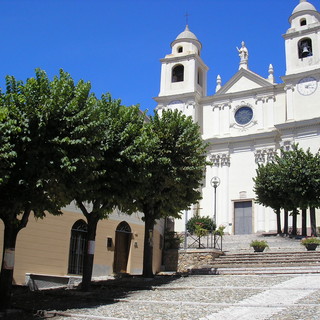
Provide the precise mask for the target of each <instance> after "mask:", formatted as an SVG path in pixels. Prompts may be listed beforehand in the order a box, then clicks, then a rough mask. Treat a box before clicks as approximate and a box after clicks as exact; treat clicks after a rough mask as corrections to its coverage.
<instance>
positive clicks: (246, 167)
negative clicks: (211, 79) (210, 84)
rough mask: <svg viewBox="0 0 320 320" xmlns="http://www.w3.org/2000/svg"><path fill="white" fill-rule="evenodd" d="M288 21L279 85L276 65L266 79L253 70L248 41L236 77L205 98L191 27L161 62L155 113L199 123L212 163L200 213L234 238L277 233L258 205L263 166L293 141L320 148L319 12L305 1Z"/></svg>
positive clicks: (272, 218) (179, 225) (181, 224)
mask: <svg viewBox="0 0 320 320" xmlns="http://www.w3.org/2000/svg"><path fill="white" fill-rule="evenodd" d="M289 23H290V27H289V29H288V30H287V32H286V33H285V34H284V36H283V38H284V45H285V52H286V74H285V75H284V76H282V77H281V79H282V83H275V79H274V76H273V66H272V65H270V66H269V76H268V78H263V77H261V76H260V75H258V74H256V73H254V72H253V71H251V70H250V69H249V65H248V60H249V52H248V49H247V48H246V46H245V43H244V42H242V45H241V47H240V48H238V53H239V58H240V62H239V70H238V72H237V73H236V74H235V75H234V76H233V77H232V78H231V79H230V80H229V81H228V82H226V83H225V84H222V83H221V78H220V76H218V77H217V86H216V92H215V94H213V95H207V71H208V67H207V66H206V64H205V62H204V61H203V60H202V59H201V57H200V53H201V49H202V45H201V42H200V41H199V40H198V39H197V37H196V36H195V34H194V33H192V32H191V31H190V30H189V28H188V26H187V27H186V29H185V30H184V31H183V32H182V33H180V34H179V35H178V37H177V38H176V39H175V40H174V41H173V42H172V43H171V48H172V51H171V53H170V54H168V55H166V56H165V57H164V58H163V59H161V60H160V61H161V83H160V93H159V95H158V97H156V98H155V100H156V102H157V108H156V110H157V112H158V113H160V114H161V112H162V111H163V110H167V109H178V110H181V111H182V112H183V113H184V114H186V115H188V116H191V117H192V118H193V120H194V121H195V122H197V123H198V124H199V126H200V129H201V133H202V137H203V139H204V140H205V141H206V142H208V144H209V147H208V159H209V160H210V161H211V162H212V166H208V167H207V168H206V175H205V180H204V181H203V187H202V197H203V199H202V200H201V201H200V203H199V204H198V205H197V206H198V211H199V213H200V215H201V214H203V215H209V216H212V217H213V219H214V220H216V222H217V225H224V226H225V227H226V229H225V231H226V232H227V233H230V234H250V233H257V232H273V231H275V230H276V229H277V223H276V214H275V213H274V211H273V210H272V209H271V208H266V207H264V206H261V205H258V204H257V203H255V201H254V199H255V193H254V191H253V187H254V182H253V178H254V176H255V174H256V169H257V167H258V164H259V163H266V162H268V161H271V160H272V159H273V158H274V156H275V154H276V153H278V152H279V150H280V148H285V149H287V150H288V149H290V148H291V146H292V145H293V144H295V143H298V144H299V146H300V147H303V148H304V149H307V148H310V150H311V151H312V152H314V153H315V152H317V151H318V150H319V147H320V102H319V101H320V84H319V82H320V13H319V12H318V11H317V10H316V8H315V7H314V6H313V5H312V4H311V3H310V2H308V1H307V0H300V2H299V3H298V4H297V6H296V7H295V8H294V10H293V12H292V15H291V16H290V18H289ZM195 211H196V208H195V206H193V207H191V208H190V210H188V211H186V212H184V213H183V219H181V220H177V222H176V230H177V231H184V228H185V222H186V221H187V219H188V218H190V217H191V216H192V215H193V214H194V212H195ZM318 220H319V219H318ZM308 223H309V222H308ZM289 225H290V221H289ZM298 226H299V225H298Z"/></svg>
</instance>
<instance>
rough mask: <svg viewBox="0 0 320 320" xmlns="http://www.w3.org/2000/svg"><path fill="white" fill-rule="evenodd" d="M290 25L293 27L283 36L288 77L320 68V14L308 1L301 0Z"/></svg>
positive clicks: (291, 17) (290, 19) (293, 13)
mask: <svg viewBox="0 0 320 320" xmlns="http://www.w3.org/2000/svg"><path fill="white" fill-rule="evenodd" d="M289 23H290V25H291V27H290V28H289V29H288V31H287V32H286V34H285V35H284V36H283V37H284V39H285V47H286V64H287V71H286V75H290V74H296V73H300V72H304V71H310V70H314V69H316V68H320V37H319V32H320V13H319V12H318V11H317V10H316V8H315V7H314V6H313V5H312V4H311V3H309V2H308V1H307V0H300V3H299V4H298V5H297V6H296V7H295V9H294V10H293V12H292V15H291V16H290V18H289Z"/></svg>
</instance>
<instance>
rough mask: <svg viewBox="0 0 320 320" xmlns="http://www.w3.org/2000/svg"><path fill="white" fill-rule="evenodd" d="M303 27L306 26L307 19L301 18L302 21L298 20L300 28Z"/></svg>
mask: <svg viewBox="0 0 320 320" xmlns="http://www.w3.org/2000/svg"><path fill="white" fill-rule="evenodd" d="M305 25H307V19H305V18H303V19H301V20H300V26H301V27H302V26H305Z"/></svg>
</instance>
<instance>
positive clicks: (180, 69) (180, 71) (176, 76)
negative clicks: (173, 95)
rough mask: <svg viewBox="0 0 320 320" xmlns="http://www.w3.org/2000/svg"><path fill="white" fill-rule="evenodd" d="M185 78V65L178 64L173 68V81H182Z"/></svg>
mask: <svg viewBox="0 0 320 320" xmlns="http://www.w3.org/2000/svg"><path fill="white" fill-rule="evenodd" d="M183 80H184V66H183V65H182V64H178V65H177V66H175V67H174V68H173V69H172V82H181V81H183Z"/></svg>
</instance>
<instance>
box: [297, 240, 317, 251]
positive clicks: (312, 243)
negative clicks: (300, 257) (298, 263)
mask: <svg viewBox="0 0 320 320" xmlns="http://www.w3.org/2000/svg"><path fill="white" fill-rule="evenodd" d="M301 244H302V245H303V246H305V247H306V249H307V250H308V251H311V250H312V251H314V250H316V249H317V246H318V245H319V244H320V239H319V238H316V237H309V238H304V239H302V240H301Z"/></svg>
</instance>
